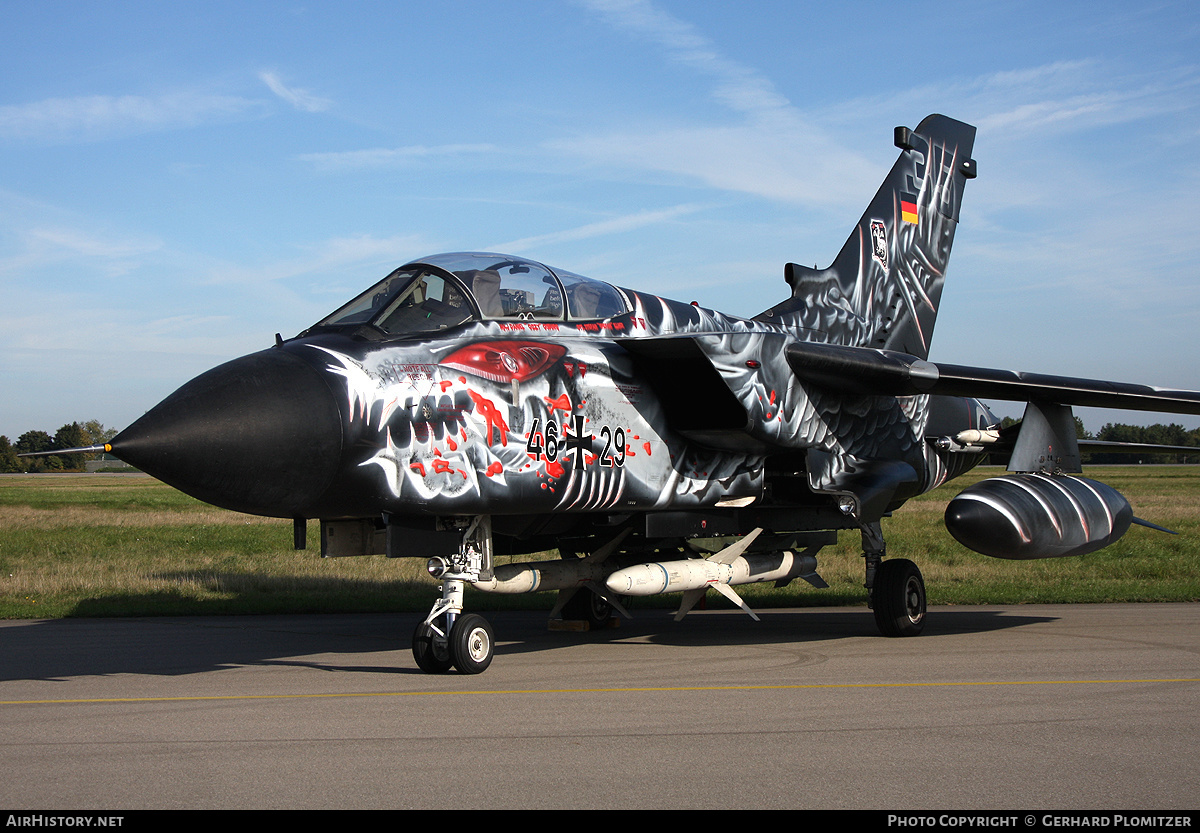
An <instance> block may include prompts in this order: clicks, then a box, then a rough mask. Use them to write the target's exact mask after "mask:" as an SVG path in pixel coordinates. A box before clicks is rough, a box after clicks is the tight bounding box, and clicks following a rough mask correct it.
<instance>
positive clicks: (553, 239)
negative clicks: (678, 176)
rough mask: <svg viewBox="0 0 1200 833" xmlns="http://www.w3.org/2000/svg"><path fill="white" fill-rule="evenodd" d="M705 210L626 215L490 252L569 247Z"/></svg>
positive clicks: (502, 245) (678, 208)
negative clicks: (575, 243)
mask: <svg viewBox="0 0 1200 833" xmlns="http://www.w3.org/2000/svg"><path fill="white" fill-rule="evenodd" d="M703 208H704V206H701V205H677V206H675V207H674V208H668V209H664V210H662V211H640V212H638V213H636V214H627V215H625V216H623V217H614V218H612V219H609V220H601V221H600V222H596V223H588V224H587V225H583V226H577V227H576V228H572V229H564V230H563V231H556V232H550V233H549V234H540V235H537V236H534V237H523V238H521V239H520V240H510V241H509V242H507V243H498V244H495V245H492V246H488V247H487V248H488V249H489V250H490V251H496V252H513V253H519V252H525V251H528V250H529V249H533V248H537V247H540V246H550V245H554V244H556V243H570V242H574V241H577V240H588V239H590V238H593V237H601V236H603V235H606V234H620V233H623V232H627V231H633V230H634V229H639V228H643V227H645V226H651V225H655V224H658V223H665V222H667V221H669V220H673V219H675V218H676V217H682V216H683V215H685V214H692V213H694V212H696V211H700V210H702V209H703Z"/></svg>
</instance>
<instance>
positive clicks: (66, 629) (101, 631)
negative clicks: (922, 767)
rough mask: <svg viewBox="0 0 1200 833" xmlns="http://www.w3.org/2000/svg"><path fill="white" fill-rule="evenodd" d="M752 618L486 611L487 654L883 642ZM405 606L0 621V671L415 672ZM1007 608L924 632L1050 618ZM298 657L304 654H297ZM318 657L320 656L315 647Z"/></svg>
mask: <svg viewBox="0 0 1200 833" xmlns="http://www.w3.org/2000/svg"><path fill="white" fill-rule="evenodd" d="M759 615H760V616H761V617H762V621H761V622H754V621H752V620H751V619H749V617H747V616H745V615H744V614H742V613H740V612H736V611H705V612H698V613H693V614H690V615H689V616H688V617H687V618H686V619H685V620H684V621H683V622H675V621H673V620H672V615H671V613H670V612H668V611H663V610H654V611H645V612H641V613H640V615H638V616H637V618H636V619H634V620H632V621H629V620H621V621H620V623H619V625H618V626H617V627H615V628H610V629H605V630H597V631H586V632H561V631H550V630H548V628H547V622H546V618H545V612H543V611H502V612H497V613H492V614H489V615H488V616H489V619H490V620H491V621H492V623H493V627H494V629H495V633H496V639H497V642H498V646H497V648H496V656H497V660H498V661H502V660H503V657H505V656H512V655H517V654H524V653H533V652H544V653H546V654H547V661H550V660H551V658H552V655H553V653H554V652H555V651H557V650H563V649H568V648H571V647H574V646H576V645H579V644H582V643H610V644H613V643H620V642H625V641H629V642H643V643H644V642H650V643H652V644H656V645H668V646H671V645H673V646H680V647H695V648H704V647H708V646H712V647H721V646H730V645H746V646H756V645H773V644H784V643H788V644H813V643H829V642H832V641H836V640H843V639H861V638H869V639H873V640H880V641H886V638H885V637H881V636H879V635H878V634H877V632H876V630H875V623H874V619H873V617H872V615H871V612H870V611H869V610H867V609H866V608H862V609H853V610H848V609H845V608H813V609H804V610H795V609H789V610H786V611H773V610H764V611H760V612H759ZM420 618H421V617H420V615H419V614H415V613H397V614H311V615H283V616H177V617H148V618H144V619H135V618H125V619H92V620H87V621H83V620H80V619H61V620H48V621H42V622H32V623H21V624H13V625H9V626H7V627H3V628H0V681H12V680H66V679H70V678H74V677H86V676H105V675H114V674H146V675H163V676H178V675H187V674H197V673H205V672H211V671H215V670H219V669H222V668H237V667H242V666H254V665H286V666H303V667H311V668H317V669H321V670H326V671H340V672H350V673H354V672H358V673H362V672H366V673H373V674H380V673H387V674H422V673H423V672H421V671H420V670H418V669H417V667H416V665H415V663H414V662H413V659H412V655H411V653H410V652H409V647H410V638H411V633H412V629H413V628H414V627H415V625H416V624H417V622H418V621H419V620H420ZM1053 618H1054V617H1048V616H1033V615H1027V614H1019V615H1014V614H1013V613H1012V612H1011V610H1000V609H994V610H978V609H975V610H954V609H950V610H938V611H936V612H934V613H933V614H931V617H930V620H929V623H928V625H927V628H926V632H925V634H923V635H922V636H920V637H917V638H918V639H922V640H925V639H939V638H943V637H947V636H952V635H954V634H958V633H975V632H986V631H994V630H1004V629H1009V628H1015V627H1021V626H1024V625H1030V624H1036V623H1041V622H1047V621H1052V620H1053ZM328 655H338V656H340V657H343V658H349V657H350V656H352V655H358V656H361V657H363V658H366V657H367V656H372V657H373V658H374V659H375V660H376V661H375V662H372V663H370V664H365V663H364V664H355V663H346V662H337V661H330V659H329V658H328ZM306 657H307V659H306ZM318 657H320V658H318Z"/></svg>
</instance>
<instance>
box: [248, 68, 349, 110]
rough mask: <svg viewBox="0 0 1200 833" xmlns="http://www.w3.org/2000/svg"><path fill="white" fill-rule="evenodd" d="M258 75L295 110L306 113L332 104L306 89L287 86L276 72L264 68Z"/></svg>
mask: <svg viewBox="0 0 1200 833" xmlns="http://www.w3.org/2000/svg"><path fill="white" fill-rule="evenodd" d="M258 77H259V78H260V79H261V80H262V82H263V83H264V84H266V85H267V87H268V88H269V89H270V90H271V92H273V93H275V95H277V96H279V97H280V98H282V99H283V100H284V101H286V102H287V103H288V104H290V105H292V106H293V107H295V108H296V109H297V110H304V111H305V112H308V113H319V112H321V111H322V110H327V109H329V107H330V105H332V104H333V102H332V101H330V100H329V99H327V98H321V97H320V96H316V95H313V94H312V93H310V92H309V91H308V90H302V89H300V88H298V87H289V86H287V85H286V84H284V83H283V81H282V80H281V79H280V77H279V75H278V74H277V73H274V72H270V71H266V70H264V71H263V72H260V73H259V74H258Z"/></svg>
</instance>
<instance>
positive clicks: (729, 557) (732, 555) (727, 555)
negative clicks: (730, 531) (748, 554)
mask: <svg viewBox="0 0 1200 833" xmlns="http://www.w3.org/2000/svg"><path fill="white" fill-rule="evenodd" d="M760 534H762V527H758V528H756V529H754V530H753V531H752V532H750V533H749V534H747V535H744V536H742V539H741V540H740V541H737V542H736V543H733V544H730V545H729V546H728V547H726V548H725V549H723V550H721V551H720V552H718V553H715V554H714V555H712V556H710V557H709V559H708V560H709V561H714V562H716V563H717V564H732V563H733V561H734V559H736V558H740V557H741V555H742V553H744V552H745V551H746V549H747V548H748V547H749V546H750V545H751V544H753V543H754V539H755V538H757V537H758V536H759V535H760Z"/></svg>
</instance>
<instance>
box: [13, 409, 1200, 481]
mask: <svg viewBox="0 0 1200 833" xmlns="http://www.w3.org/2000/svg"><path fill="white" fill-rule="evenodd" d="M1016 422H1017V420H1015V419H1012V418H1011V417H1005V418H1004V420H1003V422H1002V423H1001V426H1002V427H1008V426H1009V425H1013V424H1015V423H1016ZM116 435H117V429H116V428H105V427H104V426H103V425H102V424H101V423H100V421H99V420H95V419H92V420H88V421H87V422H84V423H79V422H72V423H70V424H68V425H64V426H63V427H61V428H59V429H58V430H57V431H55V432H54V435H53V436H51V435H50V434H48V433H46V432H45V431H26V432H25V433H24V434H22V435H21V436H20V437H18V438H17V441H16V442H15V443H14V442H10V441H9V439H8V437H6V436H4V435H0V472H47V471H83V470H84V464H85V463H86V462H87V460H89V459H95V458H96V457H98V456H100V455H98V454H54V455H50V456H47V457H18V456H17V455H18V454H26V453H29V452H33V451H53V450H54V449H56V448H82V447H85V446H89V445H100V444H101V443H106V442H108V441H109V440H111V439H112V438H113V437H115V436H116ZM1075 435H1076V437H1077V438H1079V439H1081V440H1103V441H1105V442H1116V443H1143V444H1149V445H1174V446H1187V447H1195V448H1196V453H1195V454H1187V453H1178V454H1146V453H1142V452H1138V453H1136V454H1130V453H1121V452H1108V451H1105V452H1092V453H1089V454H1084V455H1082V458H1083V462H1084V463H1090V464H1092V465H1110V464H1121V463H1147V464H1149V463H1200V428H1194V429H1192V430H1191V431H1189V430H1187V429H1185V428H1184V427H1183V426H1182V425H1177V424H1174V423H1172V424H1171V425H1163V424H1161V423H1156V424H1154V425H1125V424H1123V423H1113V422H1110V423H1108V424H1106V425H1105V426H1104V427H1103V428H1101V429H1100V430H1099V431H1098V432H1096V433H1095V434H1092V433H1091V432H1089V431H1087V430H1086V429H1085V428H1084V427H1083V422H1082V420H1080V419H1079V417H1075Z"/></svg>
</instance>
